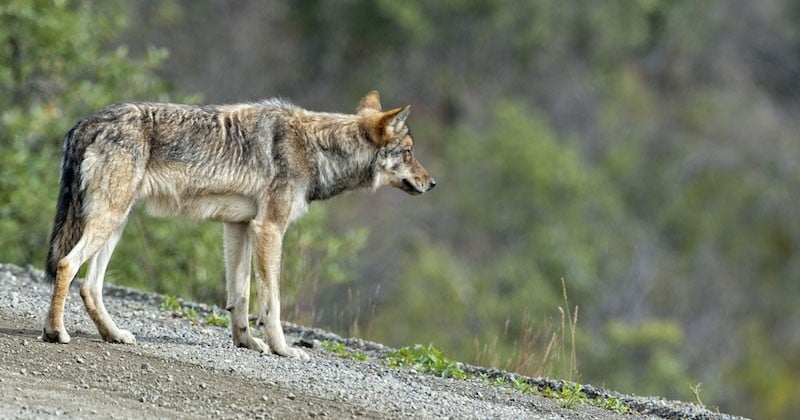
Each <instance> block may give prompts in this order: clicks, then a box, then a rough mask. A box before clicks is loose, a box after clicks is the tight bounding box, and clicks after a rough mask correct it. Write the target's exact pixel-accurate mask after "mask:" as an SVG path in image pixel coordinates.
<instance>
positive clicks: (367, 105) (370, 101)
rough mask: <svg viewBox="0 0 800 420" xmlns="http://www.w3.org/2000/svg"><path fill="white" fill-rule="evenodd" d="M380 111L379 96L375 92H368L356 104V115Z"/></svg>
mask: <svg viewBox="0 0 800 420" xmlns="http://www.w3.org/2000/svg"><path fill="white" fill-rule="evenodd" d="M380 111H381V96H380V94H378V91H377V90H373V91H370V92H369V93H367V94H366V96H364V97H363V98H361V102H359V103H358V108H356V114H358V115H367V114H372V113H375V112H380Z"/></svg>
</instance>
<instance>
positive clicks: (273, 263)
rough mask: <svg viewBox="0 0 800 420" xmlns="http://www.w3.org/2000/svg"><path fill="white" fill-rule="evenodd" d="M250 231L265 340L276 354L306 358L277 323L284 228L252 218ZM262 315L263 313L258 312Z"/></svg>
mask: <svg viewBox="0 0 800 420" xmlns="http://www.w3.org/2000/svg"><path fill="white" fill-rule="evenodd" d="M252 226H253V234H254V236H255V238H254V241H255V254H256V269H257V270H258V271H259V275H258V276H257V277H258V278H259V282H258V288H259V293H258V295H259V298H260V299H261V308H262V312H263V308H269V311H267V314H266V318H265V319H263V318H262V321H263V322H264V329H265V330H266V332H267V343H269V346H270V348H272V351H273V352H274V353H276V354H279V355H281V356H288V357H294V358H297V359H301V360H308V359H310V356H309V355H308V353H306V352H304V351H303V350H300V349H298V348H295V347H291V346H289V344H287V343H286V337H285V336H284V335H283V327H282V326H281V319H280V316H281V307H280V302H281V298H280V292H279V278H280V266H281V248H282V242H283V232H284V230H285V229H284V228H282V227H281V226H279V225H277V224H275V223H269V222H266V223H258V222H252ZM261 316H262V317H263V313H262V314H261Z"/></svg>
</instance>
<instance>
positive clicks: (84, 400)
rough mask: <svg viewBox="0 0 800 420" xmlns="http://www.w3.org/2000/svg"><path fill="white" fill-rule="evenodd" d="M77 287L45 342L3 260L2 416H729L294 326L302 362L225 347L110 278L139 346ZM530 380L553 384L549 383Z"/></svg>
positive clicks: (34, 292)
mask: <svg viewBox="0 0 800 420" xmlns="http://www.w3.org/2000/svg"><path fill="white" fill-rule="evenodd" d="M77 285H78V282H77V281H76V282H75V284H73V287H72V288H71V290H70V295H69V298H68V300H67V308H66V312H65V322H66V325H67V330H68V331H69V333H70V334H71V335H72V342H71V343H69V344H66V345H59V344H51V343H44V342H42V341H41V340H40V339H39V338H38V337H39V335H40V334H41V327H42V322H43V317H44V314H45V312H46V310H47V305H48V301H49V294H50V289H51V286H50V285H49V284H47V283H46V282H44V280H43V277H42V273H41V271H39V270H35V269H33V268H30V267H28V268H20V267H17V266H14V265H10V264H0V293H1V294H2V296H3V298H2V300H0V395H2V397H0V418H37V419H38V418H51V417H62V418H63V417H67V418H120V419H122V418H125V419H128V418H198V417H203V418H281V419H283V418H311V417H328V418H528V419H614V418H619V419H623V418H624V419H631V418H637V419H638V418H695V419H733V418H736V417H733V416H729V415H725V414H720V413H715V412H712V411H708V410H705V409H703V408H701V407H698V406H695V405H691V404H687V403H679V402H675V401H666V400H663V399H659V398H653V397H636V396H625V395H620V394H616V393H613V392H611V391H607V390H604V389H600V388H595V387H591V386H586V389H587V390H588V391H587V393H588V394H590V395H601V396H615V397H617V398H619V399H620V400H621V401H623V402H624V403H625V404H627V405H628V406H629V407H631V408H632V409H633V410H632V411H631V412H630V413H628V414H618V413H616V412H613V411H609V410H605V409H602V408H598V407H594V406H591V405H587V404H577V405H576V406H575V407H573V408H565V407H562V404H561V403H560V402H559V401H558V400H556V399H551V398H545V397H541V396H538V395H534V394H522V393H520V392H517V391H514V390H513V389H511V388H509V387H501V386H491V385H489V384H488V383H487V382H486V381H484V380H481V379H478V376H479V375H480V374H487V375H490V376H497V375H505V376H507V375H510V374H508V373H506V372H501V371H497V370H487V369H483V368H478V367H471V366H465V369H466V370H468V371H470V372H472V373H474V374H475V377H474V378H473V379H467V380H455V379H444V378H438V377H435V376H433V375H429V374H424V373H418V372H416V371H414V370H413V369H411V368H390V367H388V366H386V364H385V362H384V356H385V355H386V353H387V352H388V351H390V350H392V349H389V348H387V347H384V346H382V345H380V344H376V343H370V342H366V341H362V340H355V339H349V340H344V339H342V338H340V337H338V336H336V335H334V334H331V333H328V332H325V331H321V330H311V329H305V328H301V327H298V326H294V325H286V326H285V328H284V329H285V331H286V333H287V339H288V340H289V341H290V342H295V343H299V344H300V345H304V346H306V347H309V348H307V349H306V350H307V351H308V352H309V353H310V354H311V360H310V361H305V362H303V361H298V360H293V359H287V358H283V357H279V356H275V355H260V354H257V353H256V352H253V351H251V350H245V349H236V348H233V346H232V343H231V339H230V333H229V332H228V330H227V329H226V328H221V327H213V326H207V325H202V323H192V322H191V321H189V320H187V319H184V318H176V317H173V316H172V314H171V313H169V312H165V311H162V310H161V309H160V307H161V302H162V298H161V296H159V295H155V294H147V293H141V292H138V291H135V290H131V289H126V288H121V287H115V286H112V285H107V286H106V289H105V296H106V299H105V302H106V305H107V307H108V309H109V312H110V313H111V315H112V317H113V318H114V319H115V321H116V322H117V324H118V325H120V327H121V328H125V329H128V330H130V331H131V332H133V333H134V335H136V339H137V343H136V344H135V345H120V344H109V343H104V342H102V341H100V339H99V336H98V334H97V331H96V330H95V328H94V325H93V324H92V323H91V321H90V320H89V318H88V316H87V315H86V313H85V312H84V310H83V304H82V302H81V299H80V296H79V295H78V289H77ZM192 307H193V308H195V309H196V310H198V311H199V312H200V313H201V314H202V313H204V312H206V311H208V310H210V308H207V307H205V306H202V305H194V306H192ZM322 340H331V341H339V342H344V343H346V344H347V346H348V348H351V349H358V350H359V351H362V352H364V353H366V354H367V355H369V359H368V360H366V361H355V360H349V359H343V358H340V357H338V356H336V355H335V354H333V353H331V352H328V351H326V350H324V349H323V348H322V347H321V345H320V342H321V341H322ZM528 382H529V383H530V384H531V385H534V386H537V387H539V388H544V387H545V386H548V385H549V386H551V387H559V386H560V382H558V381H554V380H549V379H541V378H535V379H531V378H528Z"/></svg>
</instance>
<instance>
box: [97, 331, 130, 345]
mask: <svg viewBox="0 0 800 420" xmlns="http://www.w3.org/2000/svg"><path fill="white" fill-rule="evenodd" d="M103 340H105V341H108V342H109V343H120V344H136V337H134V336H133V334H132V333H131V332H130V331H128V330H117V332H115V333H110V334H108V335H107V336H105V337H103Z"/></svg>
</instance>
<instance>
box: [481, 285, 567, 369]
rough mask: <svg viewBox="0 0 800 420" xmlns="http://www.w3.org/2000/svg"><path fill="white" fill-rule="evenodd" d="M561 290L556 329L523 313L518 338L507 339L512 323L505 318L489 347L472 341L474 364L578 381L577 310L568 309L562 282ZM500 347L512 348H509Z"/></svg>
mask: <svg viewBox="0 0 800 420" xmlns="http://www.w3.org/2000/svg"><path fill="white" fill-rule="evenodd" d="M561 286H562V293H563V297H564V306H563V307H561V306H559V307H558V311H559V314H560V318H561V319H560V321H561V322H560V323H559V324H558V325H553V323H552V322H551V321H550V319H549V318H547V317H546V318H545V319H544V320H543V321H542V322H541V324H539V325H537V324H535V323H534V322H533V320H532V318H531V315H530V312H529V311H528V310H527V309H525V311H524V312H523V314H522V320H521V327H520V333H519V336H518V337H511V336H510V333H509V326H510V325H511V319H510V318H507V319H506V322H505V327H504V330H503V334H502V335H500V336H495V337H494V338H493V339H492V340H491V341H489V342H488V343H481V342H480V341H479V340H478V339H477V338H475V340H474V342H473V347H474V354H475V356H474V363H475V364H477V365H481V366H491V367H496V368H500V369H503V370H507V371H511V372H517V373H520V374H522V375H526V376H532V377H559V378H562V379H566V380H569V381H577V380H578V379H579V376H580V375H579V373H578V361H577V351H576V346H575V334H576V332H577V324H578V307H577V306H575V307H574V309H573V310H571V309H570V305H569V299H568V295H567V286H566V282H565V281H564V279H562V280H561ZM564 308H566V309H564ZM502 343H513V344H512V345H511V346H508V345H505V344H502ZM509 349H510V350H509Z"/></svg>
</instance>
